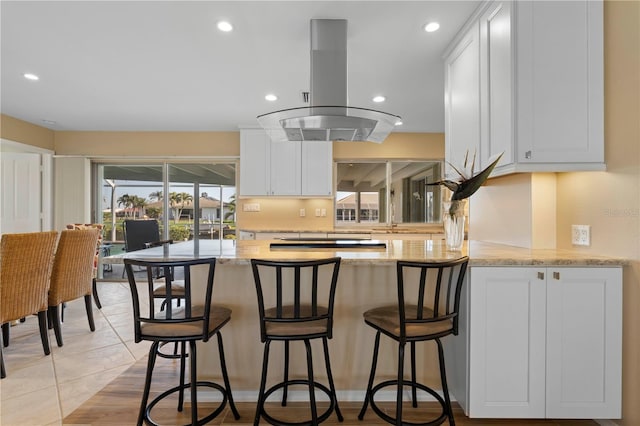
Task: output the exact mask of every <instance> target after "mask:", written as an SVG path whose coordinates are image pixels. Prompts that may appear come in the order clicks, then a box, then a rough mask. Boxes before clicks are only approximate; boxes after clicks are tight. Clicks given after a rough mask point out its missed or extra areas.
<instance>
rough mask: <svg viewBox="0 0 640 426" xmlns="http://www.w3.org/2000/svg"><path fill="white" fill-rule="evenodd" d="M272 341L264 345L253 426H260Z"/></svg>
mask: <svg viewBox="0 0 640 426" xmlns="http://www.w3.org/2000/svg"><path fill="white" fill-rule="evenodd" d="M270 344H271V340H267V341H266V342H265V343H264V355H263V357H262V378H261V379H260V391H259V393H258V406H257V407H256V417H255V419H254V420H253V425H254V426H258V424H259V423H260V414H261V413H262V406H263V405H264V388H265V386H266V384H267V368H268V367H269V345H270Z"/></svg>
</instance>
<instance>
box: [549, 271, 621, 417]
mask: <svg viewBox="0 0 640 426" xmlns="http://www.w3.org/2000/svg"><path fill="white" fill-rule="evenodd" d="M621 351H622V269H621V268H558V269H554V270H551V269H550V270H549V275H548V276H547V401H546V404H547V405H546V406H547V409H546V414H547V417H550V418H592V419H598V418H600V419H602V418H605V419H617V418H620V415H621V411H620V410H621V405H620V401H621V399H620V398H621V394H620V392H621V368H622V366H621V360H622V356H621Z"/></svg>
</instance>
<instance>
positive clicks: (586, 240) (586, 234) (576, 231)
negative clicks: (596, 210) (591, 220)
mask: <svg viewBox="0 0 640 426" xmlns="http://www.w3.org/2000/svg"><path fill="white" fill-rule="evenodd" d="M571 244H573V245H576V246H590V245H591V226H589V225H571Z"/></svg>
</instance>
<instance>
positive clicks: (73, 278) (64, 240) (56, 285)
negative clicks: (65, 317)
mask: <svg viewBox="0 0 640 426" xmlns="http://www.w3.org/2000/svg"><path fill="white" fill-rule="evenodd" d="M99 234H100V231H99V230H98V229H97V228H87V229H80V230H69V229H67V230H64V231H62V232H61V233H60V241H59V242H58V249H57V250H56V254H55V258H54V262H53V271H52V272H51V286H50V288H49V318H50V320H51V323H52V324H53V330H54V332H55V335H56V342H57V344H58V346H62V344H63V342H62V330H61V324H60V316H59V311H60V305H61V304H62V303H65V302H70V301H72V300H75V299H78V298H80V297H84V301H85V308H86V311H87V319H88V320H89V328H90V329H91V331H95V329H96V327H95V324H94V322H93V311H92V308H91V292H92V285H91V283H92V276H93V272H94V258H95V251H96V244H97V242H98V236H99Z"/></svg>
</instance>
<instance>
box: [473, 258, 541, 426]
mask: <svg viewBox="0 0 640 426" xmlns="http://www.w3.org/2000/svg"><path fill="white" fill-rule="evenodd" d="M544 272H545V270H544V269H536V268H494V267H492V268H482V267H473V268H471V270H470V279H471V280H470V283H471V284H470V287H469V288H470V317H469V318H470V319H469V327H470V328H469V330H470V332H469V416H470V417H510V418H523V417H524V418H542V417H544V415H545V331H546V330H545V315H546V314H545V301H546V297H545V281H544ZM538 273H540V274H542V275H538Z"/></svg>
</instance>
